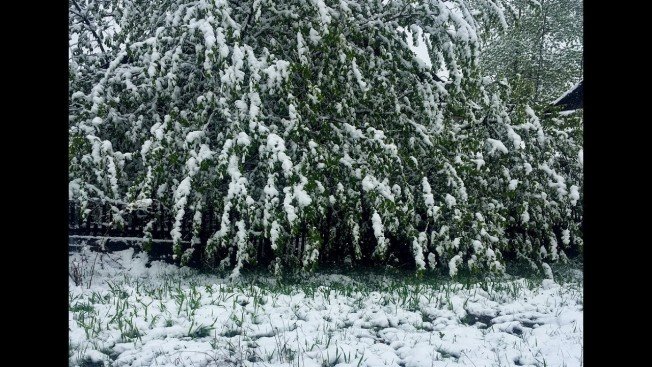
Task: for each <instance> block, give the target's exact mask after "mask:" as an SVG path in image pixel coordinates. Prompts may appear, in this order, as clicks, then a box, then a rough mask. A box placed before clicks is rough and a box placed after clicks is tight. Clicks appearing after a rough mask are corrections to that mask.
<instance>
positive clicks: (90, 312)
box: [68, 240, 583, 367]
mask: <svg viewBox="0 0 652 367" xmlns="http://www.w3.org/2000/svg"><path fill="white" fill-rule="evenodd" d="M417 242H419V241H418V240H417ZM430 255H432V254H430ZM430 255H429V256H428V260H429V262H430V261H431V259H432V257H431V256H430ZM70 260H71V261H70V263H71V264H72V263H74V264H77V265H81V269H82V270H83V271H84V274H85V275H86V278H84V279H85V280H86V283H83V284H80V285H75V283H74V282H73V281H72V280H70V282H69V307H70V308H69V311H68V315H69V318H68V320H69V321H68V325H69V328H70V331H69V338H70V348H71V350H70V365H71V366H79V365H84V364H88V363H91V362H96V363H101V362H104V363H110V364H111V365H112V366H116V367H121V366H173V365H174V366H188V367H189V366H215V365H217V366H222V365H224V366H227V365H242V366H250V367H254V366H275V367H281V366H283V367H285V366H287V367H289V366H293V365H297V361H300V365H301V366H312V367H319V366H322V365H324V364H327V365H331V366H335V365H337V366H342V367H344V366H368V367H380V366H399V365H400V366H406V367H407V366H415V367H430V366H442V367H443V366H478V367H479V366H496V365H503V366H513V365H543V364H542V362H537V361H543V360H545V361H546V365H549V366H581V365H582V364H583V357H582V356H583V305H582V304H583V302H582V298H583V288H582V281H581V279H579V280H578V279H574V278H573V279H571V280H568V281H565V282H563V283H558V282H559V281H558V280H557V281H555V280H553V279H552V274H551V272H548V271H547V270H546V276H547V277H548V278H549V279H545V280H543V281H542V282H539V283H538V284H537V283H536V282H534V283H533V282H532V281H526V280H525V279H518V278H516V279H512V280H507V279H504V280H495V281H488V282H487V283H485V285H484V286H481V284H476V283H471V285H470V287H467V286H466V285H464V284H461V283H458V282H456V281H446V282H435V284H433V283H432V282H427V283H423V284H419V285H418V287H419V288H418V289H417V288H416V286H415V285H413V284H409V283H406V282H403V281H402V280H401V279H395V278H392V277H387V276H381V275H364V276H355V277H347V276H343V275H337V274H332V275H331V274H315V275H312V276H307V277H304V279H303V280H301V281H300V282H298V283H294V284H289V285H287V286H286V290H281V288H274V287H275V284H276V280H275V279H265V278H264V277H263V278H259V279H257V280H255V279H253V278H246V279H245V278H244V277H246V275H242V277H243V278H242V279H239V280H231V279H229V278H220V277H217V276H215V275H208V274H200V273H198V272H196V271H194V270H191V269H188V268H178V267H176V266H173V265H168V264H165V263H162V262H159V261H152V262H151V263H149V261H148V258H147V256H146V255H144V254H143V253H138V254H135V253H134V251H133V249H130V250H126V251H121V252H116V253H111V254H98V253H92V252H88V251H86V250H84V251H82V252H81V253H75V254H73V255H71V258H70ZM94 262H95V264H94ZM451 262H453V263H454V264H457V258H453V259H451ZM148 263H149V264H148ZM93 264H94V265H93ZM545 268H547V267H546V266H544V269H545ZM91 274H92V280H91V279H90V276H91ZM426 276H428V275H426ZM89 281H90V283H91V284H90V286H88V284H87V283H88V282H89ZM308 291H310V292H308ZM109 356H110V357H109Z"/></svg>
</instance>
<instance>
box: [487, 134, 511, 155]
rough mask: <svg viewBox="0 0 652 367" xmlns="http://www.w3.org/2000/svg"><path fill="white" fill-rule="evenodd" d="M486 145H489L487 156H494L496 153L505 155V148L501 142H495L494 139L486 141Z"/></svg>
mask: <svg viewBox="0 0 652 367" xmlns="http://www.w3.org/2000/svg"><path fill="white" fill-rule="evenodd" d="M487 143H488V144H489V151H488V153H489V154H494V153H495V152H496V151H499V152H501V153H504V154H507V152H508V151H507V147H506V146H505V144H503V142H502V141H500V140H496V139H491V138H489V139H487Z"/></svg>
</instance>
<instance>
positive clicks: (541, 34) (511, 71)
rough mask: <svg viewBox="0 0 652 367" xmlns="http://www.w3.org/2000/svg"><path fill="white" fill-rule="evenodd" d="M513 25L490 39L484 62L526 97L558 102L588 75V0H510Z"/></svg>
mask: <svg viewBox="0 0 652 367" xmlns="http://www.w3.org/2000/svg"><path fill="white" fill-rule="evenodd" d="M502 5H503V6H504V13H505V16H504V19H505V23H506V25H507V27H506V28H505V31H503V32H494V33H493V34H492V35H491V36H490V37H487V38H486V39H485V40H484V47H483V51H482V55H481V61H480V65H481V67H482V69H483V70H484V72H485V73H486V74H489V75H491V76H492V77H494V78H497V79H502V78H507V79H508V80H509V82H510V83H511V84H512V86H515V87H517V88H518V89H522V90H523V91H522V93H523V94H524V96H523V97H524V98H525V99H526V100H529V101H535V102H552V101H553V100H555V99H556V98H557V97H559V96H560V95H561V94H563V93H564V92H565V91H566V90H568V89H569V88H571V87H572V86H573V85H575V84H577V83H578V82H579V81H581V80H582V77H583V65H582V64H583V61H584V57H583V51H584V50H583V24H584V21H583V12H584V9H583V1H582V0H505V1H504V2H503V3H502Z"/></svg>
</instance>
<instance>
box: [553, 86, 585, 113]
mask: <svg viewBox="0 0 652 367" xmlns="http://www.w3.org/2000/svg"><path fill="white" fill-rule="evenodd" d="M552 105H553V106H560V107H561V110H562V111H570V110H577V109H579V108H582V107H584V80H582V81H580V82H579V83H577V85H575V86H574V87H573V88H571V89H569V90H568V91H566V93H564V94H563V95H562V96H561V97H559V98H558V99H557V100H556V101H554V102H552Z"/></svg>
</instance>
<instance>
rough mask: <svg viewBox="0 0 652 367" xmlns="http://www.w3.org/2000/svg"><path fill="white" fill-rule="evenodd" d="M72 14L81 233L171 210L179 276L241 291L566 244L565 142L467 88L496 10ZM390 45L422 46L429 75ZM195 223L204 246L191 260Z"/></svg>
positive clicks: (522, 110)
mask: <svg viewBox="0 0 652 367" xmlns="http://www.w3.org/2000/svg"><path fill="white" fill-rule="evenodd" d="M76 4H77V5H76ZM70 9H71V10H70V11H71V13H73V12H76V13H78V14H79V15H77V14H76V15H75V17H73V16H71V38H70V39H71V42H70V43H71V51H70V57H71V58H70V125H69V126H70V148H69V150H70V184H69V195H70V199H71V200H78V201H79V202H80V203H81V210H82V214H84V213H87V212H88V210H89V209H88V208H89V205H90V203H93V202H102V203H110V204H111V205H112V212H113V216H112V217H113V220H114V222H115V225H117V226H119V225H121V222H122V221H123V220H124V219H123V217H124V213H125V211H129V210H133V209H134V208H140V209H147V208H148V207H151V206H153V205H154V204H157V205H158V204H160V205H161V206H163V207H165V208H168V210H169V218H170V219H171V220H172V221H173V223H174V225H173V228H172V230H171V232H170V236H171V238H172V239H173V241H174V250H175V254H176V256H177V257H178V258H179V259H180V260H181V261H187V260H188V259H189V258H190V255H192V253H193V251H195V250H197V249H200V250H201V251H205V258H206V259H208V260H209V261H215V262H218V263H219V264H220V265H221V266H222V267H226V268H230V269H233V275H234V276H237V275H238V274H239V272H240V270H241V269H242V267H243V266H245V265H247V264H255V263H257V262H259V261H265V262H271V264H273V266H274V267H275V268H276V269H281V268H282V267H294V268H299V267H300V268H304V269H310V268H313V267H314V266H316V265H318V264H320V263H327V262H330V261H336V262H343V261H351V262H353V263H374V264H384V263H388V262H391V261H392V260H393V259H397V260H398V261H402V262H406V261H407V262H409V263H411V264H413V265H414V266H415V267H416V268H417V269H418V270H420V271H422V270H425V269H426V268H427V267H430V268H434V267H436V266H439V265H444V266H445V267H449V268H450V273H451V274H452V275H454V274H455V272H456V269H457V268H458V267H459V265H460V264H462V263H464V264H466V265H467V266H468V267H470V268H471V269H492V270H495V271H501V270H502V269H503V264H504V263H503V258H504V257H505V256H510V255H517V256H520V257H523V258H525V259H529V260H532V261H535V262H537V261H548V260H556V259H557V258H559V257H560V256H561V257H563V255H561V254H562V253H563V251H564V250H566V249H569V248H577V246H578V244H581V240H580V236H581V235H580V232H579V230H578V223H579V221H580V220H581V218H580V219H579V220H578V219H577V218H576V217H573V216H572V214H573V208H574V207H576V206H578V205H581V202H580V201H578V200H579V199H580V198H579V193H580V192H581V185H580V180H581V164H579V165H578V163H577V154H578V149H579V148H578V147H581V141H579V140H577V139H578V137H580V136H581V132H580V133H579V134H578V133H577V132H576V128H573V126H577V125H578V124H577V123H575V124H572V123H568V124H570V125H571V127H568V128H567V129H569V131H565V130H564V128H562V126H561V125H562V124H564V123H567V120H562V119H557V120H554V121H558V123H555V124H557V125H559V126H557V125H555V124H542V123H541V122H540V121H539V117H537V115H536V113H535V112H534V111H533V110H532V109H531V108H530V107H528V106H526V105H518V106H517V107H516V108H513V109H512V110H510V109H508V108H507V107H506V105H507V102H508V101H509V99H510V93H512V92H511V90H510V88H509V86H508V85H503V84H500V83H491V82H490V80H489V79H487V78H483V77H482V76H481V74H480V68H479V65H478V60H479V55H480V48H479V47H480V39H481V38H482V37H484V33H483V32H484V31H483V29H485V28H483V27H482V26H485V27H486V26H487V25H491V24H498V25H499V24H500V19H502V13H501V12H500V10H499V9H500V8H499V7H498V6H497V5H496V4H495V1H491V0H486V1H485V0H476V1H472V2H471V1H463V0H456V1H445V2H444V1H398V0H396V1H380V0H366V1H363V0H336V1H324V0H292V1H283V2H276V1H270V0H251V1H227V0H216V1H206V0H200V1H187V0H162V1H155V2H150V1H137V0H133V1H126V0H123V1H96V2H92V1H89V2H88V3H84V4H80V2H71V6H70ZM92 9H95V10H93V11H95V13H94V14H92V15H88V14H89V13H91V10H92ZM104 13H106V14H107V19H108V20H104V21H101V20H100V19H101V18H102V14H104ZM84 14H86V15H84ZM101 22H104V23H102V24H108V25H110V26H108V27H107V28H106V29H105V28H103V27H101V26H99V25H98V24H100V23H101ZM481 25H482V26H481ZM405 30H409V31H410V32H411V33H412V34H422V35H425V36H424V37H421V42H425V46H426V49H427V53H428V56H429V58H430V60H431V62H432V65H435V66H434V67H431V66H428V64H427V63H425V62H424V61H423V60H422V59H420V58H419V57H417V56H416V55H415V53H414V52H413V51H412V49H411V45H410V44H409V43H408V34H406V31H405ZM417 39H419V37H417ZM100 45H102V47H100ZM437 65H440V67H438V66H437ZM442 70H445V71H446V73H447V74H448V78H446V80H442V78H440V77H438V76H437V73H438V72H441V71H442ZM580 126H581V125H580ZM573 129H575V130H573ZM571 130H572V131H571ZM573 131H574V132H573ZM562 145H563V149H558V148H559V147H560V146H562ZM573 154H574V155H573ZM573 185H574V186H573ZM573 187H574V188H573ZM206 212H211V213H214V215H215V216H216V217H217V218H219V229H218V230H216V231H215V232H214V233H211V234H210V236H209V238H208V239H207V240H206V241H202V240H201V238H200V228H201V226H202V223H201V222H202V220H203V219H202V218H203V217H204V216H203V214H204V213H206ZM527 215H529V216H530V217H529V218H527ZM155 220H160V218H155V217H151V218H150V222H149V224H148V226H147V228H148V229H150V230H151V226H152V224H153V223H154V221H155ZM187 220H191V221H192V222H193V225H192V228H191V229H190V230H184V228H183V226H182V224H183V223H184V221H187ZM559 228H561V231H570V232H569V233H571V234H570V235H565V233H566V232H563V233H562V234H556V232H555V230H557V231H558V230H559ZM510 231H511V232H510ZM512 232H513V233H516V234H518V236H513V238H514V239H512V237H510V233H512ZM562 236H566V237H563V238H568V239H569V240H568V241H566V240H564V239H562ZM151 237H152V236H151V232H150V231H149V230H146V234H145V239H146V240H149V239H151ZM188 238H190V239H191V241H192V243H193V247H192V248H190V249H188V250H186V251H183V250H182V247H181V246H180V243H181V240H182V239H188ZM553 238H555V240H554V241H553ZM537 246H539V247H537ZM544 251H545V256H544V255H542V253H543V252H544Z"/></svg>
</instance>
